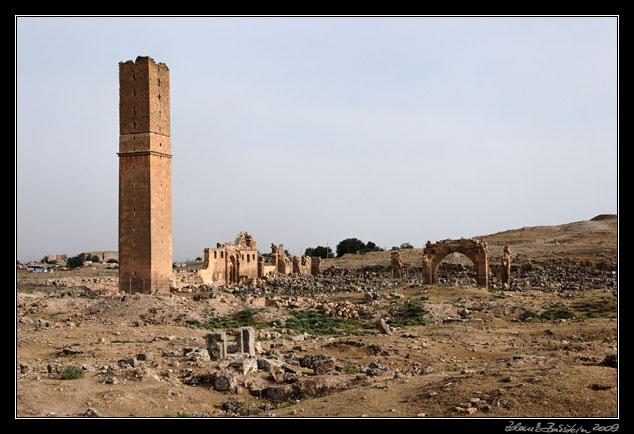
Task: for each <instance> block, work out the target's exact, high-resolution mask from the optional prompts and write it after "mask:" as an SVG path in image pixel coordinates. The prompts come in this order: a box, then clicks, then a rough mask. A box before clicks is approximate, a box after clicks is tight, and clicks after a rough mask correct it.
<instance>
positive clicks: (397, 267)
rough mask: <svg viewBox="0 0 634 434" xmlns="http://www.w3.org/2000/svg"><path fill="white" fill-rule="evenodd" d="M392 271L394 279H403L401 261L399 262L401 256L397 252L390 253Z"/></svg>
mask: <svg viewBox="0 0 634 434" xmlns="http://www.w3.org/2000/svg"><path fill="white" fill-rule="evenodd" d="M391 258H392V264H391V267H392V271H393V272H394V277H397V278H399V279H402V278H403V261H402V260H401V254H400V253H399V252H392V255H391Z"/></svg>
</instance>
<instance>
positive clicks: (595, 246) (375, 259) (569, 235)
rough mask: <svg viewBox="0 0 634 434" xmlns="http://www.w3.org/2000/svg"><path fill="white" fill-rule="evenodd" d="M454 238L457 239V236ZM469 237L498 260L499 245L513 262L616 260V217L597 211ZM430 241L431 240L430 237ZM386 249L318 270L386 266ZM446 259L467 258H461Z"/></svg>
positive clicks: (411, 252) (409, 257) (413, 253)
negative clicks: (483, 244)
mask: <svg viewBox="0 0 634 434" xmlns="http://www.w3.org/2000/svg"><path fill="white" fill-rule="evenodd" d="M456 238H460V236H457V237H456ZM473 238H477V239H481V240H484V241H486V242H487V243H488V245H489V255H490V256H489V258H490V260H491V261H493V262H496V261H499V258H500V257H501V255H502V246H505V245H507V246H510V248H511V252H512V253H513V258H514V259H513V261H515V262H524V261H527V260H530V259H558V258H569V259H574V260H584V261H588V260H589V261H593V262H603V261H606V260H607V261H616V257H617V216H616V215H614V214H600V215H598V216H596V217H594V218H592V219H590V220H583V221H579V222H574V223H566V224H562V225H558V226H532V227H523V228H520V229H511V230H507V231H503V232H498V233H495V234H491V235H482V236H476V237H473ZM431 241H432V242H434V240H431ZM400 253H401V259H402V261H403V264H407V265H414V266H419V265H420V261H421V257H422V255H423V249H422V246H421V247H418V248H414V249H405V250H400ZM390 254H391V253H390V252H371V253H366V254H365V255H359V254H347V255H344V256H343V257H342V258H332V259H330V258H329V259H324V260H322V269H325V268H327V267H329V266H331V265H335V266H337V267H342V268H358V267H363V266H367V265H383V266H387V265H389V264H390V263H391V259H390ZM446 260H448V261H451V262H463V261H464V260H466V261H468V260H467V259H465V258H464V257H462V258H453V257H452V256H449V257H447V258H446Z"/></svg>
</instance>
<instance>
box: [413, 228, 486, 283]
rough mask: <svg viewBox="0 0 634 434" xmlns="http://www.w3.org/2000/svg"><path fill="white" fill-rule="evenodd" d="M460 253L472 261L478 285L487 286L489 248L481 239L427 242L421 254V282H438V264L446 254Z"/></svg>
mask: <svg viewBox="0 0 634 434" xmlns="http://www.w3.org/2000/svg"><path fill="white" fill-rule="evenodd" d="M455 252H457V253H462V254H463V255H465V256H466V257H467V258H469V259H470V260H471V262H472V263H473V268H474V269H475V273H476V282H477V284H478V286H481V287H484V288H488V287H489V250H488V249H487V245H486V243H485V242H483V241H481V240H472V239H464V238H462V239H460V240H444V241H439V242H437V243H435V244H432V243H431V242H429V241H428V242H427V245H426V246H425V249H424V254H423V283H424V284H426V285H431V284H434V283H437V282H438V266H439V265H440V263H441V262H442V260H443V259H445V258H446V257H447V256H448V255H450V254H452V253H455Z"/></svg>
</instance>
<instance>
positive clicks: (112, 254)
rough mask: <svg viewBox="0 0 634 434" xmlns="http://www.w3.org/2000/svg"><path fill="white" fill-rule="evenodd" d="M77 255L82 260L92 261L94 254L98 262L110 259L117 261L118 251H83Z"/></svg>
mask: <svg viewBox="0 0 634 434" xmlns="http://www.w3.org/2000/svg"><path fill="white" fill-rule="evenodd" d="M77 256H79V257H80V258H81V260H82V261H84V262H92V259H93V258H94V257H95V256H96V257H98V258H99V262H108V261H109V260H110V259H114V260H116V261H119V252H117V251H98V252H84V253H80V254H79V255H77Z"/></svg>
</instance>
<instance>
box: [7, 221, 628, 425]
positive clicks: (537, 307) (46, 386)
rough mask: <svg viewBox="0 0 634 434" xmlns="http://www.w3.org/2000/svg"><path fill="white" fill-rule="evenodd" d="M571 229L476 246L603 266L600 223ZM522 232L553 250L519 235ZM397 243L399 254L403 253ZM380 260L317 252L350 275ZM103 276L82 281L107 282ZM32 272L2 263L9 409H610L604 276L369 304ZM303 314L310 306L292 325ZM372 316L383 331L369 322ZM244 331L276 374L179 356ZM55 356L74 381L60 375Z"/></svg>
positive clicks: (410, 286) (611, 311)
mask: <svg viewBox="0 0 634 434" xmlns="http://www.w3.org/2000/svg"><path fill="white" fill-rule="evenodd" d="M606 221H607V223H606ZM579 223H580V224H575V223H573V224H571V225H572V226H573V229H574V230H572V231H568V232H566V228H564V227H563V226H566V227H571V225H563V226H562V227H555V228H554V229H553V228H549V229H544V228H525V229H523V230H520V231H519V232H522V233H524V237H523V238H521V237H519V236H518V235H517V233H516V232H515V231H508V232H506V233H501V234H495V235H491V236H490V238H489V245H490V247H491V246H493V245H495V244H494V243H505V242H508V241H509V240H512V239H513V240H515V244H512V245H511V246H512V247H511V249H512V250H513V252H514V253H517V252H520V254H525V255H527V256H526V258H524V259H525V260H528V261H531V260H542V259H548V258H552V257H556V258H561V257H565V252H566V250H565V249H566V248H570V250H569V251H570V252H573V254H572V255H571V256H572V257H574V259H575V260H583V261H586V260H587V261H588V263H587V264H586V266H587V267H588V268H590V269H592V268H593V267H594V266H595V264H596V263H599V262H608V263H611V264H613V266H614V269H616V245H615V244H616V224H615V221H614V219H609V218H608V219H603V218H601V219H599V220H598V221H588V222H579ZM595 223H600V224H599V225H597V224H595ZM575 225H576V226H575ZM557 228H558V229H557ZM575 231H576V233H577V235H574V236H571V237H568V238H564V237H563V236H562V233H568V234H571V233H573V232H575ZM600 231H606V232H607V234H603V235H602V236H599V235H597V234H596V232H600ZM547 232H548V233H551V235H552V237H551V238H547V237H546V236H545V235H544V234H545V233H547ZM527 233H532V235H530V236H527ZM579 233H582V234H584V233H585V235H583V236H581V235H578V234H579ZM534 234H540V235H541V236H542V238H544V239H547V240H551V239H552V240H554V239H555V238H557V240H558V241H559V245H557V244H554V243H549V241H545V242H544V243H542V244H539V243H535V242H534V240H535V239H537V238H538V237H539V236H540V235H537V236H533V235H534ZM565 239H567V240H568V241H562V240H565ZM602 240H603V241H605V242H603V243H601V242H598V241H602ZM563 242H567V243H568V244H567V245H566V246H563ZM592 246H594V247H595V249H594V250H593V249H592ZM414 250H416V249H414ZM559 250H562V251H563V253H555V251H559ZM534 251H538V252H539V253H531V252H534ZM580 252H581V253H580ZM405 253H407V255H404V256H405V260H404V262H406V261H407V258H408V257H409V255H412V258H413V257H414V256H415V251H412V252H405ZM600 255H603V256H600ZM353 256H354V255H353ZM386 257H387V256H386ZM386 257H385V258H384V257H383V256H381V255H379V254H377V255H374V254H367V255H363V258H361V257H354V258H351V257H344V258H339V259H329V260H327V262H329V263H330V265H332V264H336V265H337V266H338V267H341V268H350V269H355V268H358V267H363V266H368V265H381V264H382V261H383V260H384V259H386ZM521 260H522V259H521V257H520V261H521ZM327 266H328V265H325V267H327ZM67 273H68V274H67V276H71V275H72V273H73V272H67ZM114 273H115V272H114V271H105V270H103V271H101V272H99V273H96V274H95V276H97V277H99V276H101V277H102V278H104V281H107V279H112V278H116V274H114ZM60 276H61V278H64V274H63V273H62V274H60V275H59V276H57V277H60ZM90 278H94V276H90ZM34 279H36V278H35V277H33V276H32V275H29V273H23V272H18V276H17V292H16V294H17V295H16V393H17V402H16V405H17V408H16V415H17V416H18V417H83V416H107V417H170V416H172V417H176V416H181V417H186V416H196V417H207V416H211V417H218V416H223V417H225V416H236V417H237V416H241V417H247V416H249V417H273V416H276V417H354V418H356V417H363V416H367V417H384V418H387V417H399V418H403V417H407V418H410V417H412V418H413V417H426V418H439V417H441V418H457V417H472V418H478V417H486V418H518V417H531V418H544V417H546V418H560V417H566V418H568V417H573V418H590V417H591V418H613V417H617V416H618V414H617V410H618V369H617V366H616V358H615V356H616V354H617V350H618V347H617V345H618V328H617V324H618V309H617V308H618V292H617V290H616V288H614V287H613V286H612V285H609V284H608V283H607V282H606V285H605V287H604V288H600V287H599V288H597V287H593V288H592V289H586V290H548V291H545V290H543V288H533V289H526V288H524V289H523V290H517V289H515V290H509V291H502V290H494V289H490V290H487V289H482V288H476V287H474V286H466V285H464V286H462V287H457V286H450V285H436V286H421V285H419V284H417V283H416V282H412V281H410V282H397V283H396V286H395V287H393V288H390V289H389V290H384V291H382V294H381V297H380V298H379V299H376V300H372V299H371V297H368V296H367V295H365V294H364V293H363V292H358V291H334V292H328V293H320V294H317V295H315V296H313V297H298V296H294V297H291V296H286V295H278V296H272V295H271V294H264V293H262V294H259V295H258V294H257V292H256V294H252V295H251V297H249V298H248V300H247V299H245V298H244V297H241V296H240V293H239V292H236V291H234V290H230V289H222V290H215V291H211V292H193V293H180V294H171V295H161V296H151V295H129V294H118V293H117V294H112V295H94V294H93V293H91V295H90V296H86V295H84V296H81V295H79V294H81V292H77V293H76V294H75V296H74V297H73V296H72V295H68V294H67V295H64V296H63V297H60V296H57V297H56V296H55V294H54V291H53V290H52V288H51V286H50V285H47V283H46V280H41V281H39V282H35V281H34ZM40 279H43V278H40ZM595 286H596V285H595ZM77 287H80V284H79V283H77ZM47 291H48V294H47ZM84 294H86V293H85V292H84ZM267 298H268V300H269V302H268V303H267V302H265V300H266V299H267ZM266 304H268V305H266ZM322 308H325V310H323V309H322ZM240 312H242V316H240V315H237V314H239V313H240ZM307 312H319V313H320V315H319V316H315V317H311V318H312V319H311V320H306V321H303V322H302V321H300V319H305V317H303V316H301V315H302V314H304V313H307ZM356 314H359V317H358V318H355V315H356ZM236 315H237V316H236ZM295 318H297V321H294V319H295ZM380 318H383V319H385V320H386V321H387V322H388V323H389V324H391V335H388V334H385V333H383V332H382V331H379V329H378V328H377V327H376V326H375V321H376V320H377V319H380ZM330 320H332V321H335V322H333V324H329V321H330ZM318 323H319V324H318ZM244 325H248V326H253V327H255V329H256V335H257V337H258V342H259V347H258V355H257V359H260V362H262V360H261V359H266V360H268V361H269V362H270V361H271V360H273V361H277V362H276V363H278V365H276V366H277V368H275V369H270V368H267V366H266V364H265V365H262V364H258V368H257V369H252V368H251V369H247V368H245V366H248V365H247V364H245V363H246V362H244V360H240V358H238V357H237V356H235V355H233V356H231V358H230V360H228V361H224V362H218V361H209V360H201V359H198V360H196V359H195V358H194V357H192V355H193V354H198V352H196V351H194V350H195V349H197V348H201V349H204V348H206V345H205V339H204V336H205V335H206V334H207V333H208V332H209V329H211V328H225V329H227V330H228V331H230V330H232V329H234V328H236V327H238V326H244ZM368 325H369V326H370V327H368ZM324 326H328V327H330V328H323V327H324ZM205 327H208V328H209V329H208V328H205ZM141 355H143V356H145V358H146V360H144V361H142V360H140V359H142V358H143V356H141ZM307 355H327V356H332V357H334V360H335V364H334V365H333V366H330V368H328V369H326V371H325V372H318V371H317V369H316V368H311V367H310V366H309V365H306V366H302V364H303V362H302V360H306V359H307V358H306V357H305V356H307ZM132 358H135V360H134V361H133V362H131V361H130V359H132ZM126 360H127V361H128V363H126V362H125V361H126ZM231 361H237V362H238V363H237V364H234V366H228V365H229V362H231ZM262 363H263V362H262ZM267 363H268V362H267ZM280 364H281V365H282V368H280V367H279V365H280ZM131 365H134V366H131ZM69 366H73V367H77V368H79V369H81V372H82V373H83V376H81V377H80V378H75V379H63V374H62V373H63V371H64V370H65V369H66V368H68V367H69ZM214 371H218V372H225V373H230V374H231V375H232V376H233V379H234V380H235V384H234V386H232V387H231V388H230V390H222V389H223V388H221V387H219V386H218V383H217V382H216V384H215V385H214V384H213V382H212V383H211V384H210V383H209V382H207V383H205V378H207V377H208V375H207V374H209V373H210V372H214ZM206 375H207V376H206ZM219 389H220V390H219Z"/></svg>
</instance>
